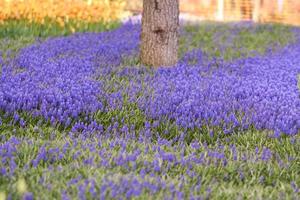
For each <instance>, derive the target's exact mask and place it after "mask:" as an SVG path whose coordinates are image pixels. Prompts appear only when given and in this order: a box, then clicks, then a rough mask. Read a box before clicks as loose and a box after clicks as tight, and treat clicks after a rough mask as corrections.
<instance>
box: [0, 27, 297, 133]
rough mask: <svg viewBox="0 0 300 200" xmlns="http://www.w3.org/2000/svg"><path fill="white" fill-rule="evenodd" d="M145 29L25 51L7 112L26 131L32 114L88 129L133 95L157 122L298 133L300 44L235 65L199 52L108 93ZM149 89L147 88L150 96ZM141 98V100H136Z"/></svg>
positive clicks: (15, 63)
mask: <svg viewBox="0 0 300 200" xmlns="http://www.w3.org/2000/svg"><path fill="white" fill-rule="evenodd" d="M139 29H140V28H139V25H132V24H130V23H127V24H125V25H123V26H122V27H121V28H119V29H117V30H114V31H110V32H106V33H100V34H76V35H73V36H70V37H61V38H55V39H48V40H47V41H45V42H42V43H38V42H37V43H36V44H34V45H32V46H29V47H26V48H24V49H22V50H21V51H20V53H19V54H18V55H17V56H16V57H15V58H14V59H11V60H9V61H7V62H5V63H4V64H3V67H2V68H3V69H2V75H1V80H0V81H1V84H0V108H1V110H3V111H5V112H6V113H7V115H9V114H10V115H12V116H14V117H13V119H14V122H20V125H21V126H25V125H26V122H25V121H24V119H22V118H21V117H20V116H19V114H18V113H19V112H20V111H26V112H29V113H31V114H32V116H34V117H38V116H41V117H43V118H44V119H46V120H49V121H50V122H51V123H52V124H56V123H60V124H64V125H67V126H69V125H70V124H72V122H74V120H75V121H76V122H77V123H76V126H75V127H74V129H73V130H76V129H82V128H84V127H85V124H84V123H82V122H80V120H83V121H90V122H91V121H93V119H91V114H92V113H95V112H96V111H104V112H105V111H106V110H107V108H106V106H107V104H108V105H110V106H111V107H115V108H116V107H117V106H118V105H121V104H122V93H124V92H125V93H126V92H127V93H128V94H129V96H130V98H131V101H136V102H138V104H139V107H140V108H141V109H142V110H143V111H145V113H146V114H147V116H149V117H150V118H152V119H161V118H165V117H167V118H169V119H172V120H175V121H176V123H177V124H178V125H179V126H182V127H185V128H201V127H202V126H204V125H205V126H211V127H221V128H222V130H223V131H224V132H225V133H230V132H232V131H233V130H234V129H236V128H239V129H247V128H249V126H251V125H253V126H254V127H255V128H257V129H268V130H273V131H275V133H276V135H280V134H281V133H285V134H289V135H292V134H296V133H298V132H299V129H300V98H299V90H298V88H297V73H299V72H300V68H299V65H298V63H299V62H300V58H299V56H298V55H299V52H300V48H299V42H297V43H296V44H293V45H290V46H287V47H286V48H285V49H282V50H281V51H280V52H277V53H275V54H270V55H268V56H257V57H252V58H242V59H239V60H235V61H233V62H222V61H216V60H213V61H210V62H206V63H204V62H203V60H204V59H205V58H204V56H203V55H202V54H201V51H200V50H195V51H192V52H188V53H187V54H186V55H185V56H184V57H183V58H182V60H181V61H180V62H179V63H178V64H177V65H176V66H174V67H172V68H159V69H157V70H154V72H153V73H154V75H152V73H149V74H146V75H145V71H144V68H142V67H141V69H137V68H134V67H127V68H124V67H123V68H122V70H118V71H119V72H118V73H117V74H118V76H127V77H130V79H131V80H130V82H132V85H129V88H128V87H127V88H124V87H120V89H119V90H120V91H117V92H114V93H108V92H107V91H106V90H105V88H106V87H105V81H104V82H103V81H101V80H97V78H98V77H101V76H102V77H104V78H105V76H107V77H108V76H109V75H111V74H112V73H115V72H116V70H115V69H116V68H118V66H120V64H121V63H122V62H123V60H124V58H126V57H127V58H128V57H130V56H131V57H132V56H134V55H136V54H137V51H138V46H139V34H140V33H139ZM191 60H193V61H195V60H196V62H192V64H191V62H190V61H191ZM141 74H143V79H142V80H141ZM136 80H140V81H136ZM133 82H134V83H133ZM142 84H144V85H148V87H147V89H144V91H141V90H142ZM140 92H142V93H143V94H142V97H141V98H139V99H137V98H135V97H136V94H138V93H139V94H140ZM80 124H81V125H80ZM80 127H81V128H80ZM89 127H92V128H97V125H91V126H89ZM100 127H101V125H100ZM98 128H99V127H98ZM100 129H101V128H100Z"/></svg>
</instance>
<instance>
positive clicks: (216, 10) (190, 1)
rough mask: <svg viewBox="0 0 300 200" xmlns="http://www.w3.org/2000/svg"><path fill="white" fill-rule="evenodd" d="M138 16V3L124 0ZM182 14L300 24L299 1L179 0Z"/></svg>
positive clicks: (204, 17) (232, 19) (212, 18)
mask: <svg viewBox="0 0 300 200" xmlns="http://www.w3.org/2000/svg"><path fill="white" fill-rule="evenodd" d="M126 9H128V10H130V11H132V12H135V13H139V12H140V11H141V9H142V0H127V4H126ZM180 9H181V12H182V13H185V14H187V16H190V17H191V18H198V19H200V20H218V21H241V20H253V21H255V22H279V23H285V24H291V25H300V0H180Z"/></svg>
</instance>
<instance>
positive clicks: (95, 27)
mask: <svg viewBox="0 0 300 200" xmlns="http://www.w3.org/2000/svg"><path fill="white" fill-rule="evenodd" d="M119 25H120V23H119V22H111V23H103V22H97V23H86V22H84V21H72V20H71V21H69V22H67V23H66V24H65V26H64V27H61V26H60V25H59V24H58V23H57V22H54V21H52V20H50V19H46V20H45V23H44V24H40V23H36V22H29V21H27V20H7V21H5V22H4V23H3V24H1V25H0V38H14V39H18V38H19V37H41V38H44V37H49V36H60V35H70V34H72V28H76V32H101V31H105V30H109V29H114V28H116V27H118V26H119Z"/></svg>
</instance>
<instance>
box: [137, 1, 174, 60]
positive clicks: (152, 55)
mask: <svg viewBox="0 0 300 200" xmlns="http://www.w3.org/2000/svg"><path fill="white" fill-rule="evenodd" d="M178 29H179V1H178V0H144V1H143V16H142V34H141V61H142V63H143V64H145V65H150V66H172V65H174V64H176V63H177V61H178Z"/></svg>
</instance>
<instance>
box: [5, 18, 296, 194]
mask: <svg viewBox="0 0 300 200" xmlns="http://www.w3.org/2000/svg"><path fill="white" fill-rule="evenodd" d="M140 29H141V26H140V24H139V23H131V22H126V23H124V24H122V25H120V26H119V27H118V28H115V29H112V30H107V31H105V32H100V33H92V32H89V33H75V34H72V35H69V36H55V37H54V36H51V35H49V36H47V37H38V38H37V37H36V35H32V36H30V35H26V37H25V36H24V37H21V36H18V37H9V36H7V37H1V39H0V51H1V54H0V69H1V71H0V158H1V162H0V200H4V199H6V198H7V199H191V200H192V199H299V198H300V189H299V187H300V167H299V166H300V137H299V135H300V87H299V86H300V80H298V79H300V77H299V74H300V29H299V28H295V27H288V26H283V25H276V24H273V25H271V24H266V25H257V24H252V23H230V24H218V23H210V22H207V23H202V24H200V25H183V26H182V27H181V29H180V40H179V45H180V61H179V62H178V64H177V65H176V66H173V67H168V68H163V67H161V68H151V67H148V66H143V65H141V64H140V62H139V55H138V53H139V37H140ZM298 77H299V78H298ZM298 85H299V86H298Z"/></svg>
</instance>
